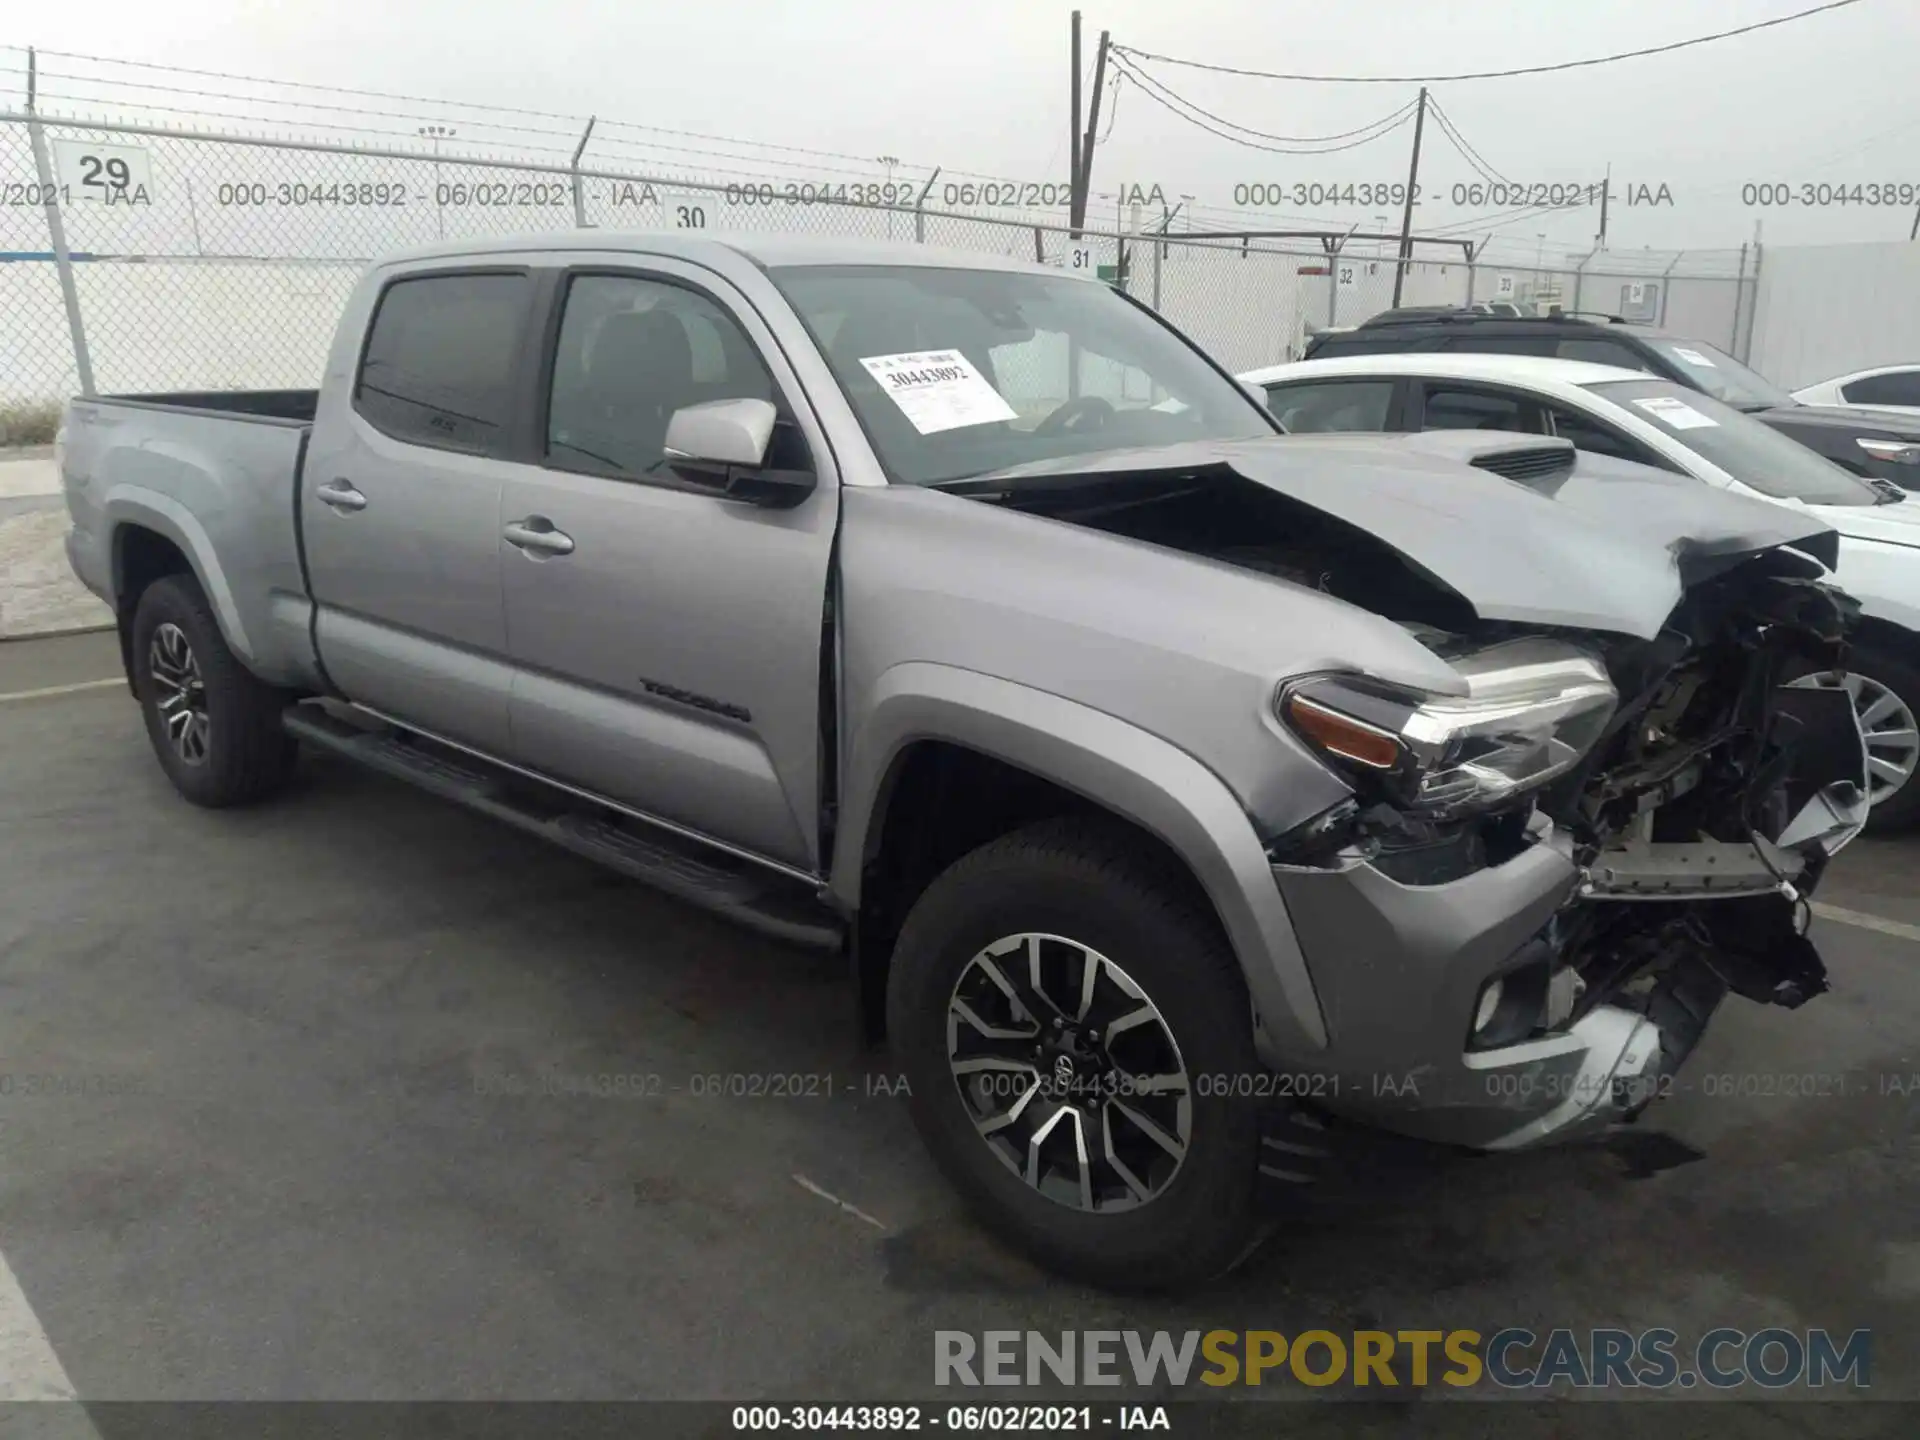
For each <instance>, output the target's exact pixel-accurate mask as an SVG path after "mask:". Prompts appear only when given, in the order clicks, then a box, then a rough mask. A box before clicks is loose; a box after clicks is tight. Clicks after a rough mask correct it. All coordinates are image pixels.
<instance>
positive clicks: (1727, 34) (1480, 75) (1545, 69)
mask: <svg viewBox="0 0 1920 1440" xmlns="http://www.w3.org/2000/svg"><path fill="white" fill-rule="evenodd" d="M1859 3H1860V0H1827V3H1826V4H1824V5H1815V6H1813V7H1812V8H1811V9H1808V10H1796V11H1795V12H1794V13H1793V14H1791V15H1780V16H1776V17H1775V18H1774V19H1772V20H1757V21H1755V22H1754V23H1753V24H1751V25H1741V26H1739V27H1737V28H1735V29H1732V30H1720V31H1716V32H1715V33H1714V34H1712V35H1696V36H1695V37H1694V38H1693V39H1691V40H1675V41H1672V42H1670V43H1668V44H1665V45H1649V46H1647V47H1645V48H1644V49H1640V50H1622V51H1620V52H1619V53H1617V54H1614V55H1595V56H1593V57H1591V58H1589V59H1586V60H1563V61H1561V62H1559V63H1558V64H1555V65H1525V66H1521V67H1519V68H1516V69H1512V70H1470V71H1465V72H1462V73H1459V74H1454V75H1289V74H1285V73H1282V72H1278V71H1273V70H1247V69H1242V68H1241V67H1239V66H1235V65H1216V64H1213V63H1211V62H1209V61H1205V60H1187V59H1183V58H1182V57H1180V56H1178V55H1157V54H1155V53H1154V52H1152V51H1151V50H1136V49H1134V48H1133V47H1132V46H1131V45H1120V44H1115V45H1114V47H1113V48H1114V49H1115V50H1118V51H1121V52H1122V53H1124V54H1126V55H1129V56H1131V57H1133V58H1134V59H1137V60H1158V61H1159V62H1161V63H1162V64H1165V65H1185V66H1188V67H1190V68H1192V69H1195V70H1212V71H1214V72H1216V73H1218V74H1221V75H1249V76H1254V77H1256V78H1258V79H1261V80H1297V81H1301V82H1304V83H1307V84H1315V85H1438V84H1442V83H1445V82H1447V81H1452V80H1507V79H1511V78H1512V77H1513V76H1516V75H1552V74H1555V73H1557V72H1559V71H1562V70H1583V69H1586V68H1588V67H1589V66H1593V65H1611V64H1614V63H1615V62H1616V61H1620V60H1638V59H1641V58H1642V57H1644V56H1647V55H1665V54H1668V53H1670V52H1672V51H1675V50H1686V49H1690V48H1691V47H1693V46H1695V45H1710V44H1712V43H1713V42H1714V41H1716V40H1731V39H1732V38H1733V37H1734V36H1736V35H1751V34H1752V33H1753V32H1754V31H1756V30H1770V29H1772V28H1773V27H1774V26H1776V25H1788V24H1791V23H1792V22H1794V21H1795V20H1805V19H1807V18H1809V17H1810V16H1814V15H1823V14H1825V13H1826V12H1827V11H1829V10H1842V9H1845V8H1846V7H1847V6H1849V5H1857V4H1859Z"/></svg>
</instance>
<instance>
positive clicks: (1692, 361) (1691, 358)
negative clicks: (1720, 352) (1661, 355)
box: [1673, 345, 1717, 370]
mask: <svg viewBox="0 0 1920 1440" xmlns="http://www.w3.org/2000/svg"><path fill="white" fill-rule="evenodd" d="M1673 353H1674V354H1676V355H1678V356H1679V357H1680V358H1681V359H1682V360H1684V361H1686V362H1687V363H1688V364H1689V365H1704V366H1706V367H1707V369H1709V370H1712V369H1715V368H1717V367H1715V365H1714V363H1713V361H1711V360H1709V359H1708V358H1707V357H1706V356H1704V355H1702V354H1701V353H1700V352H1699V351H1698V350H1689V349H1687V347H1686V346H1684V345H1676V346H1674V347H1673Z"/></svg>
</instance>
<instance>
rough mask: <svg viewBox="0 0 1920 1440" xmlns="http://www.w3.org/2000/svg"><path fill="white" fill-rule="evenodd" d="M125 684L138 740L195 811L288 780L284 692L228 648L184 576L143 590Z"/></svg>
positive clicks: (253, 796) (256, 794)
mask: <svg viewBox="0 0 1920 1440" xmlns="http://www.w3.org/2000/svg"><path fill="white" fill-rule="evenodd" d="M132 654H133V682H134V689H135V691H136V692H137V693H138V695H139V697H140V708H141V710H142V712H143V713H144V715H145V717H146V722H147V738H148V739H149V740H151V741H152V742H153V752H154V754H155V755H156V756H158V757H159V760H160V768H161V769H163V770H165V771H166V772H167V778H168V779H169V780H171V781H172V782H173V787H174V789H176V790H178V791H179V792H180V793H181V794H182V795H184V796H185V797H186V798H187V799H188V800H191V801H192V802H193V803H194V804H196V805H206V806H209V807H221V806H227V805H244V804H248V803H250V802H252V801H255V800H261V799H264V798H265V797H267V796H269V795H271V794H273V793H274V792H275V791H277V790H279V789H280V788H281V787H282V786H283V785H284V784H285V783H286V781H287V778H288V777H289V776H290V775H291V774H292V773H293V764H294V757H295V748H294V742H293V738H292V737H291V736H290V735H288V734H287V733H286V731H284V730H283V729H281V727H280V712H281V711H282V710H284V709H285V708H286V704H287V696H286V695H285V693H284V692H282V691H280V690H276V689H274V688H273V687H272V686H270V685H266V684H263V683H262V682H261V681H259V680H258V679H256V678H254V676H253V675H252V674H251V673H250V672H249V671H248V670H247V669H246V667H245V666H243V665H242V664H241V663H240V662H239V660H237V659H236V658H234V654H233V652H232V651H231V650H229V649H228V648H227V642H226V641H225V640H224V639H223V638H222V637H221V634H220V627H219V625H218V624H217V623H216V622H215V620H214V618H213V611H212V608H211V607H210V606H209V605H208V604H207V599H206V596H205V595H203V594H201V592H200V587H199V585H198V584H196V583H195V582H194V580H193V579H192V577H190V576H186V575H168V576H166V577H164V578H162V579H159V580H156V581H154V582H153V584H151V585H149V586H148V587H147V589H146V591H145V592H144V593H143V594H142V595H141V596H140V603H139V605H138V606H137V607H136V608H135V610H134V616H133V635H132Z"/></svg>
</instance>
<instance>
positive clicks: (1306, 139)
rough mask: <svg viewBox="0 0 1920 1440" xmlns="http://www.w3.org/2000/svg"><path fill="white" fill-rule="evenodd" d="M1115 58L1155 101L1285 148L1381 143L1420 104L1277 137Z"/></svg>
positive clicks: (1314, 151) (1408, 103)
mask: <svg viewBox="0 0 1920 1440" xmlns="http://www.w3.org/2000/svg"><path fill="white" fill-rule="evenodd" d="M1119 48H1120V47H1119V46H1118V45H1116V46H1114V47H1113V49H1114V50H1118V49H1119ZM1113 58H1115V60H1116V63H1118V64H1119V65H1120V66H1121V73H1123V74H1125V75H1129V76H1131V77H1132V78H1133V80H1134V81H1135V82H1136V83H1137V84H1140V85H1142V86H1145V87H1147V88H1148V89H1150V90H1152V91H1154V92H1155V98H1159V97H1160V96H1166V97H1168V99H1170V100H1171V101H1172V102H1173V103H1175V104H1177V105H1180V106H1183V107H1185V108H1186V109H1188V110H1191V111H1193V112H1194V113H1195V114H1198V115H1202V116H1205V117H1206V118H1207V119H1208V120H1211V121H1213V122H1214V123H1215V124H1218V125H1224V126H1226V127H1228V128H1229V129H1231V130H1238V131H1240V132H1241V133H1242V134H1245V135H1252V136H1255V137H1257V138H1258V139H1261V140H1273V141H1276V142H1278V143H1279V144H1281V145H1322V144H1329V143H1331V142H1333V141H1336V140H1347V139H1351V138H1352V137H1353V136H1355V135H1359V134H1362V133H1363V132H1366V131H1375V132H1377V133H1375V134H1373V135H1369V136H1368V137H1367V138H1368V139H1378V138H1379V137H1380V136H1381V135H1385V134H1387V133H1389V132H1390V131H1391V130H1393V129H1395V128H1396V126H1395V125H1394V123H1393V122H1395V121H1404V120H1405V119H1406V117H1407V116H1409V115H1411V114H1412V113H1413V110H1414V106H1415V103H1416V102H1415V101H1412V100H1409V101H1408V102H1407V103H1406V104H1404V105H1402V106H1401V107H1400V108H1399V109H1398V110H1395V111H1393V112H1392V113H1391V114H1387V115H1382V116H1381V117H1380V118H1379V119H1377V120H1370V121H1368V122H1367V123H1366V124H1365V125H1357V126H1355V127H1354V128H1353V129H1351V130H1341V131H1338V132H1337V133H1335V134H1332V135H1276V134H1274V133H1272V132H1271V131H1267V130H1256V129H1254V128H1253V127H1252V126H1251V125H1242V124H1240V123H1239V122H1238V121H1237V120H1229V119H1227V118H1226V116H1224V115H1216V114H1214V113H1213V111H1211V110H1208V109H1207V108H1205V107H1204V106H1202V105H1199V104H1196V103H1195V102H1194V101H1192V100H1189V99H1188V98H1187V97H1186V96H1184V95H1182V94H1180V93H1179V91H1177V90H1175V89H1174V88H1173V87H1172V86H1170V85H1168V84H1167V83H1166V82H1165V81H1164V80H1160V79H1156V78H1155V77H1154V76H1151V75H1148V74H1146V73H1145V72H1143V71H1141V70H1139V69H1138V68H1136V67H1134V66H1131V65H1127V64H1126V63H1125V62H1124V61H1120V60H1119V59H1118V57H1117V56H1116V57H1113ZM1176 113H1178V112H1176ZM1181 118H1182V119H1183V120H1188V119H1191V118H1192V117H1191V116H1187V115H1181ZM1193 123H1195V124H1198V123H1199V122H1198V121H1194V122H1193ZM1203 128H1204V127H1203ZM1360 143H1362V144H1364V143H1365V141H1362V142H1360ZM1298 153H1301V154H1331V153H1332V152H1331V151H1317V150H1306V151H1301V152H1298Z"/></svg>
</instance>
